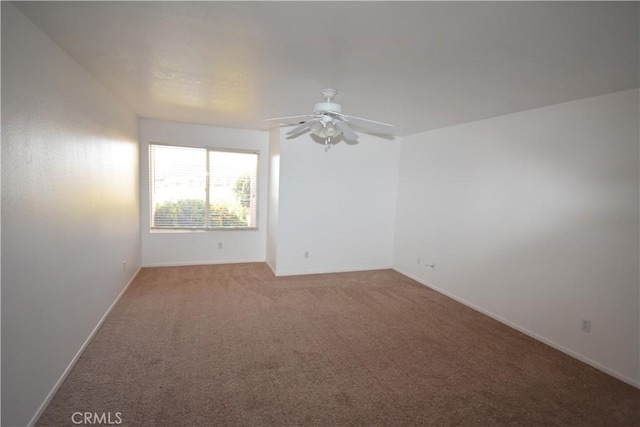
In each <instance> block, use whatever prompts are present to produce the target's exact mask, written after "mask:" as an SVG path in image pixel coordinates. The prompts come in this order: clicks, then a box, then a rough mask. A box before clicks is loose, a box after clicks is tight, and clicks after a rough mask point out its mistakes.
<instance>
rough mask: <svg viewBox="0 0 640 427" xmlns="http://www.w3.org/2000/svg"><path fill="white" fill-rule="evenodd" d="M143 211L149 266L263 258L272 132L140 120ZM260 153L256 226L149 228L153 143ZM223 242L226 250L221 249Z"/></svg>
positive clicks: (144, 249) (144, 255)
mask: <svg viewBox="0 0 640 427" xmlns="http://www.w3.org/2000/svg"><path fill="white" fill-rule="evenodd" d="M139 131H140V212H141V227H142V263H143V265H145V266H158V265H190V264H210V263H227V262H264V261H265V257H266V236H267V199H268V187H267V184H268V183H267V180H268V167H269V163H268V161H269V135H268V133H267V132H264V131H254V130H242V129H230V128H220V127H213V126H204V125H195V124H188V123H176V122H168V121H161V120H151V119H140V120H139ZM154 142H155V143H164V144H175V145H186V146H192V147H217V148H239V149H250V150H258V151H260V165H259V168H260V171H259V174H260V177H259V180H260V190H259V194H258V197H259V200H258V229H257V230H221V231H213V230H212V231H179V232H176V231H154V232H151V231H150V228H149V227H150V220H149V143H154ZM218 243H222V249H219V248H218Z"/></svg>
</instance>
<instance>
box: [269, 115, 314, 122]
mask: <svg viewBox="0 0 640 427" xmlns="http://www.w3.org/2000/svg"><path fill="white" fill-rule="evenodd" d="M309 117H314V116H312V115H311V114H305V115H304V116H289V117H274V118H271V119H264V120H263V121H265V122H275V121H278V122H282V121H288V120H299V119H308V118H309Z"/></svg>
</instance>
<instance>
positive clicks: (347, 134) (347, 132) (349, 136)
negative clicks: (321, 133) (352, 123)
mask: <svg viewBox="0 0 640 427" xmlns="http://www.w3.org/2000/svg"><path fill="white" fill-rule="evenodd" d="M335 123H336V126H338V128H339V129H340V130H341V131H342V134H343V135H344V138H345V139H346V140H347V141H355V140H356V139H358V134H357V133H355V132H354V131H353V130H351V128H350V127H349V125H347V124H346V123H345V122H343V121H342V120H336V121H335Z"/></svg>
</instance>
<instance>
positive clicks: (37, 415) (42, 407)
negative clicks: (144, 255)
mask: <svg viewBox="0 0 640 427" xmlns="http://www.w3.org/2000/svg"><path fill="white" fill-rule="evenodd" d="M141 268H142V267H138V269H137V270H136V272H135V273H134V274H133V276H131V279H130V280H129V282H127V284H126V285H125V287H124V288H123V289H122V290H121V291H120V293H119V294H118V296H117V297H116V299H115V300H114V301H113V303H112V304H111V305H110V306H109V308H108V309H107V311H106V312H105V313H104V315H103V316H102V317H101V318H100V320H99V321H98V324H97V325H96V327H95V328H93V331H91V334H89V337H88V338H87V339H86V340H85V341H84V343H83V344H82V346H81V347H80V350H78V352H77V353H76V355H75V356H74V357H73V359H71V362H70V363H69V365H67V368H66V369H65V370H64V372H63V373H62V375H61V376H60V378H59V379H58V381H56V383H55V385H54V386H53V389H51V391H50V392H49V394H48V395H47V397H46V398H45V399H44V402H42V404H41V405H40V407H39V408H38V410H37V411H36V413H35V415H34V416H33V417H32V418H31V421H29V424H27V426H28V427H33V426H34V425H35V424H36V422H37V421H38V419H39V418H40V416H41V415H42V413H43V412H44V410H45V409H47V406H49V403H50V402H51V399H53V396H55V394H56V392H57V391H58V389H59V388H60V386H62V383H64V380H65V379H67V376H68V375H69V373H70V372H71V370H72V369H73V367H74V366H75V364H76V362H77V361H78V359H79V358H80V356H81V355H82V353H83V352H84V350H85V348H87V346H88V345H89V343H90V342H91V340H92V339H93V337H94V336H95V335H96V333H97V332H98V330H99V329H100V327H101V326H102V324H103V323H104V321H105V320H106V319H107V317H108V316H109V314H110V313H111V310H113V308H114V307H115V306H116V304H117V303H118V301H120V298H122V295H124V293H125V292H126V291H127V289H129V286H130V285H131V284H132V283H133V281H134V280H135V278H136V277H137V276H138V273H140V269H141Z"/></svg>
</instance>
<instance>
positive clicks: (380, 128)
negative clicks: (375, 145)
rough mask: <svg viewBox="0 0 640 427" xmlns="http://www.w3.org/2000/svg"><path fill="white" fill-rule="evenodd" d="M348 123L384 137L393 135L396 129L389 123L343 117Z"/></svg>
mask: <svg viewBox="0 0 640 427" xmlns="http://www.w3.org/2000/svg"><path fill="white" fill-rule="evenodd" d="M342 117H344V118H345V119H346V120H347V122H349V123H351V124H353V125H355V126H357V127H361V128H362V129H366V130H369V131H371V132H372V133H378V134H383V135H391V134H393V130H394V127H393V125H390V124H388V123H382V122H376V121H375V120H369V119H363V118H361V117H354V116H347V115H343V116H342Z"/></svg>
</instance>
